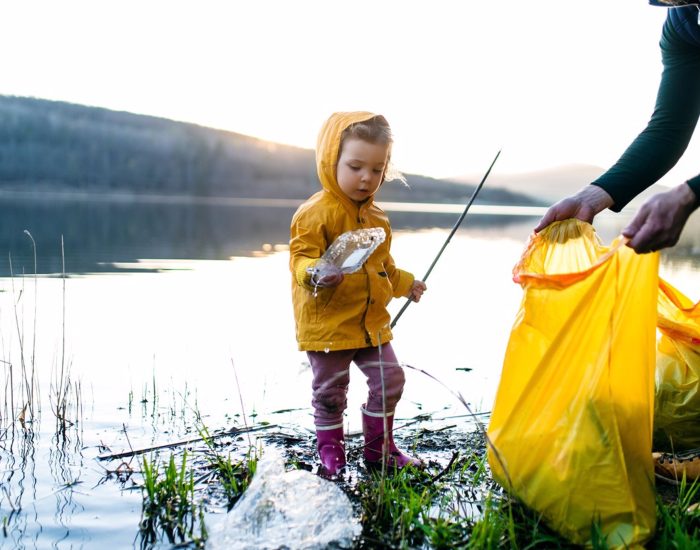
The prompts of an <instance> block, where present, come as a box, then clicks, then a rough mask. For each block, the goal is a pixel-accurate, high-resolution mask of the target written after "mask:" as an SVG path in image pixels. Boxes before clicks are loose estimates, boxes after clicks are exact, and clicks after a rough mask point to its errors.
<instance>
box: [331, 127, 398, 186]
mask: <svg viewBox="0 0 700 550" xmlns="http://www.w3.org/2000/svg"><path fill="white" fill-rule="evenodd" d="M352 138H354V139H361V140H362V141H366V142H368V143H375V144H380V145H388V146H389V157H388V159H387V166H386V168H385V169H384V179H383V181H393V180H399V181H401V182H402V183H403V184H404V185H407V184H406V177H405V176H404V175H403V174H402V173H401V172H400V171H399V170H397V169H396V167H395V166H394V165H393V163H392V162H391V146H392V145H393V143H394V136H393V135H392V133H391V127H390V126H389V122H387V120H386V118H384V117H383V116H382V115H376V116H373V117H372V118H369V119H367V120H363V121H360V122H355V123H353V124H351V125H350V126H348V127H347V128H345V130H343V133H342V134H341V135H340V148H339V150H338V158H340V153H341V152H342V151H343V145H344V144H345V141H346V140H347V139H352Z"/></svg>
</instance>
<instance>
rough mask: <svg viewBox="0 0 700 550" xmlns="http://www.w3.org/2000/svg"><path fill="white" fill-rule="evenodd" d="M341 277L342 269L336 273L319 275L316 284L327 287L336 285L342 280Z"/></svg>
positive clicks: (342, 276)
mask: <svg viewBox="0 0 700 550" xmlns="http://www.w3.org/2000/svg"><path fill="white" fill-rule="evenodd" d="M343 278H344V275H343V272H342V271H338V272H337V273H329V274H327V275H324V276H323V277H321V278H320V279H319V280H318V281H317V283H316V284H317V285H318V286H322V287H326V288H329V287H333V286H338V285H339V284H340V283H342V282H343Z"/></svg>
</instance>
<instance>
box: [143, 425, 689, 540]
mask: <svg viewBox="0 0 700 550" xmlns="http://www.w3.org/2000/svg"><path fill="white" fill-rule="evenodd" d="M453 428H456V427H453ZM199 433H200V435H201V436H202V442H203V443H202V447H200V448H194V449H192V450H189V451H187V452H184V451H177V450H176V451H175V452H174V453H173V454H172V455H171V456H170V458H169V459H168V460H167V461H166V462H163V463H160V462H158V461H154V460H149V461H145V462H144V464H143V475H144V483H143V488H142V490H143V512H142V524H141V529H142V531H141V532H142V538H143V541H144V542H147V543H148V544H155V543H156V542H157V541H161V542H163V541H168V542H170V543H172V544H180V545H186V546H190V547H192V546H195V547H196V546H199V545H202V544H204V543H205V541H206V538H207V533H206V528H205V525H204V520H203V517H204V514H205V513H206V512H211V511H213V510H216V509H218V510H219V511H224V510H230V509H231V508H232V507H233V506H234V505H235V504H236V503H237V502H238V500H239V499H240V498H241V496H242V495H243V494H244V493H245V491H246V489H247V487H248V485H249V484H250V482H251V480H252V478H253V476H254V474H255V471H256V467H257V462H258V459H259V457H260V453H261V452H262V448H263V444H264V445H275V446H280V445H283V446H285V447H286V450H285V456H286V457H287V468H288V469H295V468H303V469H306V470H313V469H314V468H315V467H316V466H317V459H316V456H315V445H314V441H313V437H311V436H308V435H307V436H306V437H301V438H287V439H284V438H281V437H280V434H279V433H277V434H274V433H270V434H263V435H261V436H259V437H258V440H257V447H253V446H247V447H246V445H245V444H244V445H240V444H241V443H242V442H243V441H245V439H242V438H241V437H240V436H239V437H231V439H230V440H223V439H222V438H221V437H219V436H220V434H218V436H217V434H215V435H214V436H212V435H211V434H210V433H209V430H208V429H207V428H206V427H205V426H203V425H202V426H200V427H199ZM411 438H412V439H413V441H414V445H415V447H416V448H415V449H414V451H415V452H416V453H417V454H418V455H421V456H422V457H424V458H426V462H427V467H426V468H425V469H424V470H415V469H405V470H403V471H400V472H397V473H394V474H386V473H385V474H383V473H382V472H381V471H376V470H368V469H366V468H365V467H364V466H363V463H362V462H361V461H358V460H356V459H352V460H351V461H350V463H349V472H348V473H347V475H346V476H344V477H342V478H341V479H339V480H338V481H336V483H338V484H339V485H340V486H341V488H342V489H343V490H344V491H345V493H346V494H347V495H348V497H349V498H350V500H351V502H352V503H353V505H354V507H355V510H356V514H357V517H359V518H360V521H361V524H362V534H361V536H360V537H359V538H358V539H357V540H356V541H355V544H354V546H353V548H389V549H391V548H394V549H413V548H421V549H447V548H450V549H451V548H457V549H494V550H495V549H521V550H531V549H553V548H559V549H571V548H576V546H574V545H572V544H571V543H569V542H568V541H567V540H566V539H564V538H562V537H561V536H559V535H558V534H557V533H556V532H554V531H553V530H551V529H550V528H549V527H548V526H547V525H546V523H545V522H544V521H543V519H542V518H541V517H540V516H539V514H537V513H536V512H534V511H533V510H530V509H528V508H527V507H525V506H524V505H522V504H521V503H519V502H518V501H517V500H514V499H513V498H511V497H510V496H509V495H507V494H506V493H505V492H504V491H503V490H502V489H501V488H500V486H498V485H497V484H496V483H495V482H494V481H493V479H492V477H491V474H490V471H489V467H488V463H487V461H486V445H485V441H484V438H483V434H482V433H481V432H479V431H474V432H465V431H464V430H463V429H451V430H447V429H442V428H441V429H437V430H429V429H427V430H426V429H423V430H414V431H413V433H412V434H411ZM285 441H293V443H291V444H290V443H285ZM403 443H404V446H406V445H405V439H404V441H403ZM349 445H350V443H349ZM349 454H352V449H351V452H350V453H349ZM436 457H437V458H439V459H436ZM668 487H669V486H666V489H668ZM699 499H700V484H698V483H694V484H691V483H682V484H681V485H680V486H678V487H677V488H673V490H672V491H671V492H670V493H669V491H668V490H667V491H666V492H665V494H664V495H663V498H662V496H659V498H658V501H657V529H656V535H655V537H654V538H653V539H652V540H651V541H650V542H649V543H648V544H647V546H646V547H647V548H649V549H657V548H658V549H662V550H666V549H668V550H671V549H674V550H685V549H698V550H700V542H698V541H699V540H700V512H695V513H693V512H688V511H687V509H688V507H689V506H690V505H691V504H693V503H695V502H697V501H698V500H699ZM591 547H592V548H594V549H597V550H603V549H607V548H609V545H608V544H607V542H606V540H605V537H604V535H603V534H602V531H601V529H600V526H599V525H598V524H596V523H595V522H593V523H592V524H591Z"/></svg>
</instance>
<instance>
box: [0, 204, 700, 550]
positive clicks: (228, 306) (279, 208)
mask: <svg viewBox="0 0 700 550" xmlns="http://www.w3.org/2000/svg"><path fill="white" fill-rule="evenodd" d="M415 208H416V211H413V212H399V211H395V212H390V216H391V218H392V223H393V227H394V242H393V255H394V258H395V260H396V262H397V264H398V265H399V266H400V267H402V268H404V269H408V270H410V271H413V272H414V273H415V274H417V275H418V276H419V277H421V276H422V275H423V273H424V272H425V270H426V269H427V268H428V266H429V265H430V263H431V261H432V259H433V257H434V256H435V254H436V253H437V252H438V250H439V249H440V247H441V246H442V244H443V242H444V241H445V238H446V237H447V235H448V234H449V231H450V228H451V227H452V224H453V223H454V222H455V221H456V219H457V217H458V214H459V212H460V211H461V207H460V206H457V207H454V208H452V209H450V208H445V207H438V206H429V205H428V206H425V207H423V208H420V207H415ZM440 210H443V212H439V211H440ZM292 212H293V208H291V207H290V206H289V205H287V204H277V205H274V206H269V205H268V206H260V205H257V204H252V203H250V204H223V203H222V204H214V205H212V204H199V205H192V204H177V203H175V204H167V205H164V204H156V203H146V204H143V203H141V204H135V203H128V202H95V201H87V200H85V201H65V202H61V201H54V202H52V203H50V204H47V203H45V202H38V201H19V200H17V201H5V202H4V203H2V204H0V227H1V228H2V233H1V235H2V243H0V250H2V251H3V252H4V253H5V260H4V261H3V262H0V270H1V271H0V273H1V274H2V278H0V330H1V333H0V360H2V363H1V364H0V372H2V374H3V381H4V384H3V387H4V388H5V405H4V407H3V408H2V410H0V413H1V414H2V422H1V423H0V426H1V429H2V430H3V431H0V433H2V434H3V438H2V439H1V440H0V443H1V444H2V446H1V447H0V476H2V477H0V520H4V524H5V527H4V533H3V534H0V547H3V548H4V547H7V548H83V547H84V548H93V547H95V546H97V545H99V544H103V545H104V544H105V543H107V544H108V545H109V547H114V548H121V547H131V546H138V545H139V542H138V537H137V534H138V522H139V519H140V512H141V495H140V491H138V490H130V489H129V487H128V486H125V485H121V484H119V483H118V482H116V481H115V480H114V479H113V478H108V475H107V474H108V473H107V472H105V470H104V466H103V464H102V463H101V462H100V461H99V460H97V457H98V456H99V455H101V454H103V453H105V452H115V453H116V452H119V451H122V450H128V449H130V448H132V447H133V448H142V447H147V446H149V445H154V444H159V443H167V442H169V441H175V440H177V439H178V438H182V437H185V436H186V435H187V434H188V431H190V430H191V427H192V422H191V419H192V418H193V416H194V412H193V411H195V410H196V411H198V412H199V413H200V414H201V415H202V418H203V421H204V423H205V424H206V425H207V426H208V427H209V428H210V429H212V430H213V429H217V428H224V427H230V426H231V425H234V424H236V423H240V421H241V420H240V419H241V418H242V416H241V414H242V413H245V415H246V417H248V418H253V419H255V421H256V422H261V421H268V422H271V423H275V424H282V425H284V424H293V425H295V426H297V427H298V428H299V429H302V430H312V428H313V422H312V417H311V410H310V407H309V401H310V389H309V388H310V383H311V374H310V371H309V369H308V367H307V365H306V358H305V355H304V354H303V353H301V352H299V351H298V350H297V348H296V342H295V340H294V323H293V318H292V309H291V302H290V296H289V294H290V292H289V287H290V276H289V272H288V267H287V262H288V254H287V250H286V244H287V239H288V227H289V220H290V218H291V214H292ZM504 212H506V213H507V214H508V215H499V213H498V212H497V211H494V210H493V209H491V210H489V209H488V208H481V209H479V208H475V211H474V212H473V213H470V215H469V216H468V217H467V219H466V220H465V223H464V225H463V227H462V228H461V229H460V230H459V231H458V232H457V233H456V235H455V236H454V238H453V239H452V241H451V243H450V244H449V246H448V247H447V248H446V250H445V252H444V254H443V256H442V258H441V260H440V262H439V263H438V264H437V266H436V267H435V269H434V271H433V272H432V274H431V276H430V279H429V280H428V292H427V293H426V294H425V296H424V299H423V300H422V301H421V303H419V304H412V305H411V307H409V308H408V309H407V310H406V312H405V313H404V315H403V316H402V318H401V319H400V321H399V322H398V324H397V326H396V328H395V330H394V333H395V339H394V348H395V350H396V352H397V355H398V356H399V359H400V360H401V361H403V362H404V363H406V364H409V365H412V366H414V367H416V368H419V369H423V370H425V371H428V372H429V373H430V374H431V375H432V376H434V377H435V378H437V379H438V380H439V381H440V382H442V383H443V384H444V385H445V386H447V387H449V388H452V389H453V390H454V391H458V392H460V393H461V394H462V395H463V396H464V397H465V399H466V400H467V401H468V402H469V403H470V404H471V405H472V408H473V409H474V410H475V411H477V412H485V413H487V412H488V410H489V408H490V406H491V402H492V400H493V396H494V393H495V390H496V387H497V384H498V378H499V374H500V367H501V362H502V358H503V353H504V350H505V345H506V343H507V340H508V336H509V333H510V328H511V324H512V322H513V319H514V316H515V314H516V312H517V308H518V305H519V301H520V297H521V289H520V288H519V287H518V286H517V285H515V284H514V283H513V282H512V281H511V269H512V267H513V265H514V264H515V262H516V261H517V259H518V257H519V255H520V254H521V252H522V250H523V247H524V245H525V243H526V240H527V238H528V235H529V234H530V231H531V228H532V227H533V226H534V224H535V223H536V220H537V217H532V216H530V217H527V216H522V215H514V214H528V212H513V211H512V210H510V211H506V210H504ZM529 213H530V214H531V212H529ZM696 217H697V215H696ZM627 219H628V218H626V217H625V216H624V215H619V216H613V215H601V216H600V217H599V219H598V220H597V223H596V227H597V228H598V230H599V233H600V235H601V237H602V238H603V240H604V241H606V242H609V241H610V240H611V239H612V238H613V237H614V236H615V235H617V234H618V233H619V231H620V229H621V228H622V227H624V225H625V223H626V221H627ZM691 222H692V223H691V225H690V226H689V227H688V228H687V229H686V232H685V235H684V238H683V241H682V242H681V243H680V244H679V246H678V247H676V248H675V249H673V250H671V251H667V252H665V253H664V254H663V257H662V276H664V277H665V278H666V279H667V280H668V281H670V282H671V283H673V284H674V285H675V286H677V287H678V288H680V289H681V290H683V291H685V292H686V294H688V295H689V296H690V297H691V298H693V299H696V300H697V299H698V298H700V292H699V291H698V285H697V280H698V278H697V275H698V270H699V269H700V242H699V237H698V236H699V235H700V231H698V229H699V228H698V223H697V222H698V220H696V219H693V220H691ZM25 230H28V231H29V233H30V234H31V236H32V238H33V239H34V241H35V242H36V245H37V247H36V253H37V271H38V273H39V276H37V277H35V276H34V275H33V273H34V271H35V268H34V260H33V248H32V242H31V240H30V238H29V236H28V235H27V234H26V233H24V231H25ZM61 236H63V240H64V250H65V253H64V256H63V257H62V256H61ZM64 261H65V272H66V274H67V277H66V278H65V279H63V278H62V277H60V276H57V274H60V273H61V272H62V271H63V267H62V264H63V262H64ZM10 266H11V267H10ZM10 273H12V274H14V277H11V276H10ZM402 305H403V302H402V301H399V300H395V301H394V302H393V303H392V305H391V308H390V309H391V311H392V313H394V314H395V313H396V312H397V311H398V310H399V308H400V307H401V306H402ZM22 362H24V364H25V371H26V372H27V373H31V372H34V374H35V378H36V380H37V381H38V386H39V388H40V390H39V393H40V396H39V397H37V399H36V400H35V409H36V410H35V415H34V420H33V422H32V423H31V424H29V425H28V426H29V428H31V429H29V430H22V429H21V427H20V426H19V424H18V423H16V424H14V428H12V427H11V426H12V424H11V423H10V422H8V418H9V417H10V416H11V415H10V410H9V409H10V407H11V399H12V400H13V401H14V403H15V408H17V407H18V404H19V403H20V402H22V399H21V397H22V396H21V393H22V391H23V390H22V387H21V385H20V383H19V382H18V381H19V380H20V379H21V378H22V375H21V365H22ZM10 364H11V365H12V367H10ZM32 365H33V367H32ZM61 365H63V372H64V377H65V375H69V376H70V380H71V381H72V384H73V385H72V386H71V388H72V389H71V390H70V391H69V396H73V397H75V396H78V398H79V399H78V402H77V403H76V402H75V401H76V400H75V399H74V398H73V399H72V400H71V402H70V403H69V407H68V417H69V419H70V418H72V419H75V420H78V422H77V423H76V424H75V425H72V426H70V427H69V428H68V430H67V431H66V433H65V437H59V436H57V435H56V428H55V419H54V415H53V413H52V402H55V393H56V392H55V389H54V390H52V385H53V386H54V388H55V386H56V384H57V381H58V379H59V377H60V372H61ZM406 374H407V383H406V389H405V392H404V396H403V399H402V400H401V402H400V404H399V408H398V411H397V416H398V417H411V416H413V415H415V414H418V413H420V412H429V413H434V414H435V415H436V416H438V417H440V416H442V417H449V416H450V415H462V414H463V413H464V410H463V407H462V406H461V405H460V404H459V403H458V401H457V399H456V398H455V396H454V395H452V394H451V393H450V392H449V391H448V390H446V389H445V387H444V386H443V385H442V384H440V383H437V382H435V381H434V380H432V379H430V378H428V377H426V376H425V375H424V374H422V373H420V372H417V371H413V370H407V373H406ZM11 375H12V379H13V382H14V384H13V385H11V384H10V376H11ZM351 376H352V377H353V382H352V383H351V386H350V394H349V396H348V399H349V405H348V411H347V420H346V423H347V428H348V429H349V430H350V431H356V430H358V429H359V428H360V417H359V406H360V404H361V403H362V402H363V398H364V395H365V385H364V377H363V376H362V375H361V374H360V373H359V371H357V370H355V371H352V373H351ZM11 389H12V390H13V391H10V390H11ZM142 401H143V402H142ZM39 409H40V410H39ZM278 411H288V412H283V413H280V412H278ZM17 412H18V411H15V415H16V414H17ZM237 415H238V416H237ZM29 417H30V415H29V414H27V419H29ZM485 417H486V418H487V415H486V416H485ZM3 535H4V536H3Z"/></svg>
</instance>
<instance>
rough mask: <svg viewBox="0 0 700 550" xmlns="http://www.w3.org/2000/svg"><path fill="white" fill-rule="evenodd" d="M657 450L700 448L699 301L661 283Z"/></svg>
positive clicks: (656, 407) (655, 439)
mask: <svg viewBox="0 0 700 550" xmlns="http://www.w3.org/2000/svg"><path fill="white" fill-rule="evenodd" d="M658 312H659V317H658V327H659V332H660V333H661V337H660V338H659V341H658V346H657V352H656V396H655V397H656V399H655V403H654V450H655V451H687V450H690V449H696V448H698V447H700V302H698V303H696V304H693V302H691V301H690V299H689V298H688V297H686V296H685V295H684V294H683V293H682V292H680V291H679V290H677V289H676V288H674V287H673V286H671V285H670V284H669V283H667V282H666V281H664V280H663V279H661V280H660V281H659V301H658Z"/></svg>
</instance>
